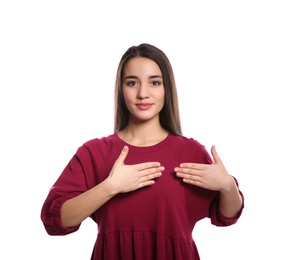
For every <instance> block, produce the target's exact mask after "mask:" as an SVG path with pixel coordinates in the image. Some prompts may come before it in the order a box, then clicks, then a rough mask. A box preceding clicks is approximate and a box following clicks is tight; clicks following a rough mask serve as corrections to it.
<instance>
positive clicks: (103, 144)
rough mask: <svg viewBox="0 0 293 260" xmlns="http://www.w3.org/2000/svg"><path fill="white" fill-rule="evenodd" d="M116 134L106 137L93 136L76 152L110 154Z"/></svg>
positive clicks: (80, 153)
mask: <svg viewBox="0 0 293 260" xmlns="http://www.w3.org/2000/svg"><path fill="white" fill-rule="evenodd" d="M114 142H115V134H111V135H109V136H106V137H101V138H93V139H90V140H88V141H86V142H84V143H83V144H82V145H81V146H80V147H79V148H78V149H77V152H76V154H77V155H83V154H97V153H98V154H101V155H103V154H105V155H106V154H108V153H109V152H110V151H111V149H112V148H113V146H114Z"/></svg>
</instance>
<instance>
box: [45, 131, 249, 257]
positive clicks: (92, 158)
mask: <svg viewBox="0 0 293 260" xmlns="http://www.w3.org/2000/svg"><path fill="white" fill-rule="evenodd" d="M124 145H126V143H125V142H124V141H122V140H121V139H120V138H119V137H118V135H117V134H112V135H110V136H108V137H104V138H100V139H93V140H90V141H88V142H86V143H85V144H83V145H82V146H81V147H80V148H79V149H78V150H77V152H76V154H75V155H74V156H73V158H72V159H71V160H70V162H69V163H68V165H67V166H66V168H65V169H64V171H63V172H62V174H61V175H60V177H59V178H58V180H57V181H56V182H55V184H54V185H53V186H52V188H51V189H50V191H49V194H48V196H47V198H46V200H45V202H44V205H43V207H42V211H41V219H42V221H43V223H44V226H45V229H46V231H47V232H48V234H50V235H66V234H69V233H72V232H75V231H77V230H78V229H79V225H78V226H75V227H71V228H65V227H63V226H62V223H61V219H60V209H61V205H62V204H63V203H64V202H65V201H66V200H68V199H70V198H72V197H74V196H77V195H79V194H81V193H83V192H85V191H86V190H88V189H90V188H92V187H94V186H96V185H97V184H98V183H100V182H101V181H103V180H104V179H105V178H107V176H108V175H109V172H110V171H111V169H112V166H113V164H114V162H115V160H116V159H117V158H118V156H119V154H120V153H121V150H122V148H123V146H124ZM127 145H128V147H129V153H128V156H127V158H126V160H125V163H126V164H136V163H141V162H146V161H159V162H160V163H161V165H163V166H164V167H165V170H164V171H163V174H162V176H161V177H160V178H158V179H156V183H155V184H154V185H152V186H149V187H145V188H142V189H139V190H136V191H133V192H129V193H123V194H118V195H116V196H115V197H113V198H112V199H111V200H109V201H108V202H107V203H105V204H104V205H103V206H102V207H101V208H99V209H98V210H97V211H96V212H95V213H94V214H93V215H92V216H91V218H92V219H93V220H94V221H95V222H96V223H97V225H98V236H97V240H96V243H95V246H94V249H93V252H92V257H91V259H92V260H102V259H105V260H155V259H157V260H173V259H174V260H191V259H192V260H198V259H200V257H199V254H198V251H197V248H196V245H195V243H194V240H193V238H192V231H193V228H194V225H195V223H196V222H197V221H199V220H201V219H203V218H206V217H208V218H210V220H211V223H212V224H213V225H216V226H228V225H232V224H235V223H236V222H237V220H238V218H239V217H240V215H241V212H242V209H241V211H240V212H239V214H238V216H237V217H236V218H225V217H224V216H223V215H221V213H220V212H219V210H218V199H219V197H218V193H217V192H215V191H210V190H206V189H202V188H199V187H196V186H193V185H189V184H185V183H183V182H182V180H181V178H178V177H177V176H176V175H175V173H174V168H175V167H176V166H179V164H180V163H182V162H196V163H206V164H208V163H211V162H212V160H211V157H210V156H209V154H208V152H207V151H206V149H205V148H204V146H202V145H201V144H200V143H199V142H197V141H196V140H194V139H192V138H186V137H183V136H175V135H171V134H169V135H168V137H167V138H166V139H164V140H163V141H162V142H160V143H158V144H156V145H153V146H148V147H135V146H132V145H129V144H127ZM241 195H242V193H241ZM242 208H243V206H242Z"/></svg>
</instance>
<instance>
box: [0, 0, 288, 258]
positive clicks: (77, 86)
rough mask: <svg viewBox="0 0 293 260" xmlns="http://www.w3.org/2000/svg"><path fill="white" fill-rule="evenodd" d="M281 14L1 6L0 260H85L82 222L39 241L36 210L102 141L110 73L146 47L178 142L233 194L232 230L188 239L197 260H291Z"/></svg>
mask: <svg viewBox="0 0 293 260" xmlns="http://www.w3.org/2000/svg"><path fill="white" fill-rule="evenodd" d="M290 3H291V1H283V0H278V1H273V0H272V1H269V0H267V1H260V0H253V1H251V0H248V1H232V0H231V1H228V0H224V1H186V0H182V1H179V2H177V1H176V2H175V1H160V0H156V1H134V0H133V1H130V0H124V1H119V0H117V1H100V2H99V1H72V0H71V1H62V0H61V1H60V0H59V1H55V0H51V1H39V0H38V1H37V0H35V1H32V0H27V1H13V0H11V1H9V0H6V1H5V0H4V1H1V3H0V38H1V40H0V69H1V70H0V86H1V92H0V109H1V110H0V113H1V118H0V120H1V128H0V129H1V135H0V142H1V143H0V152H1V154H0V156H1V164H0V170H1V189H0V193H1V194H0V199H1V214H0V221H1V224H2V227H1V231H0V236H1V239H2V245H1V250H0V258H1V259H5V260H9V259H13V260H14V259H42V260H46V259H56V260H59V259H60V260H63V259H71V260H74V259H76V260H81V259H82V260H83V259H84V260H86V259H90V255H91V251H92V247H93V244H94V241H95V236H96V226H95V225H94V223H93V222H92V221H91V220H90V219H88V220H86V221H85V222H84V223H83V224H82V226H81V228H80V230H79V231H78V232H76V233H74V234H71V235H68V236H63V237H51V236H48V235H47V233H46V231H45V229H44V228H43V224H42V223H41V220H40V210H41V206H42V203H43V201H44V199H45V197H46V195H47V193H48V191H49V188H50V187H51V185H52V184H53V182H54V181H55V180H56V179H57V177H58V176H59V174H60V173H61V171H62V170H63V168H64V167H65V165H66V164H67V162H68V161H69V159H70V158H71V157H72V155H73V154H74V153H75V151H76V149H77V148H78V147H79V146H80V145H81V144H82V143H83V142H84V141H87V140H89V139H91V138H95V137H102V136H105V135H108V134H111V133H112V131H113V88H114V80H115V72H116V68H117V65H118V62H119V60H120V57H121V55H122V54H123V53H124V51H125V50H126V49H127V48H128V47H129V46H131V45H136V44H139V43H142V42H148V43H151V44H154V45H156V46H157V47H159V48H161V49H162V50H163V51H164V52H165V53H166V54H167V56H168V57H169V58H170V60H171V63H172V64H173V68H174V72H175V76H176V81H177V85H178V92H179V101H180V108H181V111H180V112H181V117H182V125H183V131H184V135H186V136H188V137H194V138H195V139H197V140H198V141H200V142H201V143H202V144H204V145H205V146H206V147H207V148H208V149H210V147H211V145H212V144H215V145H216V147H217V150H218V153H219V155H220V157H221V158H222V160H223V161H224V163H225V165H226V167H227V169H228V170H229V172H230V173H231V174H232V175H234V176H235V177H237V179H238V181H239V183H240V188H241V190H242V191H243V192H244V194H245V210H244V213H243V216H242V218H241V219H240V220H239V222H238V223H237V224H236V225H234V226H231V227H227V228H219V227H214V226H212V225H211V224H210V223H209V221H208V220H207V219H206V220H203V221H201V222H199V223H198V224H197V226H196V227H195V229H194V239H195V241H196V243H197V246H198V249H199V252H200V254H201V257H202V260H211V259H225V260H235V259H237V260H242V259H243V260H244V259H245V260H247V259H257V260H259V259H282V260H287V259H288V260H289V259H293V252H292V246H291V242H290V239H291V234H292V231H293V230H292V205H291V201H292V199H291V198H292V193H291V190H290V188H291V186H292V185H291V177H292V173H293V172H292V144H293V140H292V132H293V127H292V111H293V105H292V92H291V91H292V87H293V77H292V76H293V75H292V74H293V51H292V50H293V48H292V46H293V38H292V32H293V18H292V17H293V16H292V13H293V8H292V6H291V5H290ZM290 88H291V90H290Z"/></svg>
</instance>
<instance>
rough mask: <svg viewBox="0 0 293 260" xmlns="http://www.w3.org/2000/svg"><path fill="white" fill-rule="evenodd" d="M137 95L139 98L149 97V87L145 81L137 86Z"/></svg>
mask: <svg viewBox="0 0 293 260" xmlns="http://www.w3.org/2000/svg"><path fill="white" fill-rule="evenodd" d="M137 97H138V98H139V99H145V98H148V97H149V87H148V84H147V83H142V84H141V85H140V86H139V89H138V92H137Z"/></svg>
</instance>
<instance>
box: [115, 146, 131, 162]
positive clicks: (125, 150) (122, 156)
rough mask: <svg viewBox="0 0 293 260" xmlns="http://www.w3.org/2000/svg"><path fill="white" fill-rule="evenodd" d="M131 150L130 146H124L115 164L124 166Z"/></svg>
mask: <svg viewBox="0 0 293 260" xmlns="http://www.w3.org/2000/svg"><path fill="white" fill-rule="evenodd" d="M128 151H129V148H128V146H126V145H125V146H124V147H123V149H122V151H121V153H120V155H119V157H118V158H117V160H116V162H115V164H124V160H125V159H126V156H127V154H128Z"/></svg>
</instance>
